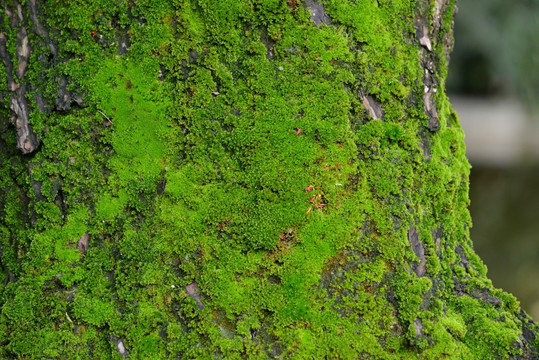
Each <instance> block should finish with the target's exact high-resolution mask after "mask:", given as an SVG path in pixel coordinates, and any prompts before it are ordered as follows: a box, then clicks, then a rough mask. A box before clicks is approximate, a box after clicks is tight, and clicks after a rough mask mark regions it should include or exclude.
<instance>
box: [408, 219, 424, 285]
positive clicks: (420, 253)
mask: <svg viewBox="0 0 539 360" xmlns="http://www.w3.org/2000/svg"><path fill="white" fill-rule="evenodd" d="M408 241H409V242H410V245H412V250H413V251H414V254H415V255H416V256H417V257H418V258H419V264H418V265H416V266H414V268H415V269H414V271H415V273H416V275H417V276H419V277H422V276H424V275H425V273H426V264H427V259H426V258H425V249H424V248H423V244H422V243H421V241H419V235H418V234H417V230H416V228H415V226H411V227H410V230H408Z"/></svg>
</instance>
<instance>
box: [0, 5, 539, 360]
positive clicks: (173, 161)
mask: <svg viewBox="0 0 539 360" xmlns="http://www.w3.org/2000/svg"><path fill="white" fill-rule="evenodd" d="M3 8H4V12H3V15H2V17H3V18H2V19H3V20H2V23H1V25H0V27H1V34H2V35H1V36H0V58H2V64H0V78H2V79H6V82H5V83H4V84H3V85H2V84H0V91H2V95H3V96H2V101H3V106H2V107H1V110H0V111H1V112H2V116H1V117H0V129H1V132H0V189H1V192H0V263H1V265H2V271H1V272H0V281H1V282H2V284H3V286H0V306H1V307H0V357H1V358H5V359H10V358H31V359H51V358H54V359H56V358H58V359H65V358H69V359H88V358H95V359H113V358H133V359H180V358H181V359H266V358H280V359H289V358H290V359H323V358H331V359H363V358H365V359H367V358H371V359H444V358H447V359H498V358H501V359H517V358H530V359H531V358H535V357H537V356H538V355H537V346H538V344H537V341H536V335H535V334H536V332H537V327H536V324H535V323H533V321H532V320H531V319H530V318H529V316H528V315H526V314H525V313H524V312H523V311H522V310H521V309H520V306H519V304H518V301H517V300H516V299H515V298H514V297H513V296H512V295H510V294H508V293H505V292H503V291H502V290H499V289H495V288H494V287H493V286H492V284H491V282H490V280H488V278H487V276H486V268H485V266H484V265H483V263H482V262H481V260H480V259H479V258H478V256H477V255H476V254H475V253H474V251H473V246H472V242H471V239H470V236H469V228H470V226H471V219H470V216H469V212H468V210H467V206H468V204H469V200H468V176H469V169H470V166H469V164H468V161H467V160H466V158H465V147H464V142H463V136H464V135H463V133H462V130H461V127H460V125H459V121H458V117H457V115H456V114H455V112H454V111H453V110H452V108H451V106H450V104H449V101H448V98H447V96H446V94H445V91H444V82H445V78H446V74H447V67H448V56H449V52H450V49H451V45H452V30H451V22H452V18H453V15H454V9H455V5H454V1H453V0H440V1H423V0H421V1H409V0H398V1H383V0H378V1H374V0H372V1H371V0H365V1H347V0H327V1H314V0H307V1H295V0H287V1H284V0H276V1H275V0H272V1H270V0H248V1H246V0H237V1H236V0H230V1H226V2H224V1H213V0H174V1H165V0H145V1H109V0H99V1H91V2H77V1H70V2H66V1H52V0H51V1H48V0H43V1H35V0H30V1H21V2H20V3H18V2H16V1H10V2H7V3H6V4H4V5H3ZM24 44H27V45H24ZM22 50H25V51H27V52H24V54H23V53H22ZM23 55H24V56H23ZM19 68H20V69H24V71H22V73H21V70H19V72H18V73H17V69H19ZM17 89H24V91H23V92H21V91H22V90H17ZM21 94H22V97H21ZM17 106H18V107H17ZM23 110H24V111H23ZM25 111H27V112H25ZM24 114H27V115H28V116H27V119H28V121H27V124H25V123H24V122H22V123H21V122H20V121H21V120H24V119H26V117H24V116H23V115H24ZM17 121H19V123H17ZM14 124H15V125H14ZM17 124H19V125H20V126H19V125H17ZM25 131H26V132H25ZM25 134H26V135H25ZM25 136H26V137H25ZM32 136H35V137H32ZM25 139H26V140H25ZM24 141H26V142H24ZM20 144H23V145H24V144H29V145H35V149H34V150H31V151H30V150H29V149H30V148H23V145H20ZM17 146H19V148H17ZM21 150H22V151H21ZM22 152H25V153H27V154H24V155H23V154H22Z"/></svg>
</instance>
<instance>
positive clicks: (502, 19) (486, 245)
mask: <svg viewBox="0 0 539 360" xmlns="http://www.w3.org/2000/svg"><path fill="white" fill-rule="evenodd" d="M457 6H458V8H459V11H458V14H457V17H456V20H455V48H454V51H453V55H452V57H451V64H450V69H449V78H448V81H447V90H448V93H449V94H450V95H449V97H450V99H451V102H452V104H453V106H454V108H455V109H456V111H457V113H458V114H459V118H460V121H461V124H462V127H463V128H464V131H465V133H466V140H465V141H466V147H467V155H468V158H469V160H470V162H471V164H472V174H471V179H470V197H471V207H470V211H471V213H472V220H473V223H474V225H473V228H472V230H471V236H472V240H473V242H474V246H475V249H476V251H477V252H478V253H479V255H480V256H481V258H482V259H483V261H484V262H485V263H486V265H487V267H488V269H489V272H488V274H489V277H490V278H491V279H492V281H493V283H494V286H496V287H501V288H503V289H504V290H506V291H509V292H511V293H513V294H514V295H515V296H516V297H517V298H518V299H519V300H520V302H521V305H522V307H523V308H524V309H525V310H526V311H527V312H528V313H529V314H530V315H531V316H532V317H533V318H534V319H535V320H536V321H539V101H538V97H539V41H538V39H537V38H538V37H539V0H512V1H507V0H459V1H458V2H457Z"/></svg>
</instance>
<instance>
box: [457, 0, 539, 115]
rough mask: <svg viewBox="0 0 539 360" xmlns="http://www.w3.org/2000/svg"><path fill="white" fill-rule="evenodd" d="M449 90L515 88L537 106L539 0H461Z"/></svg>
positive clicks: (514, 91) (494, 91)
mask: <svg viewBox="0 0 539 360" xmlns="http://www.w3.org/2000/svg"><path fill="white" fill-rule="evenodd" d="M458 8H459V11H458V14H457V16H456V18H455V48H454V52H453V54H452V56H451V69H452V71H450V73H449V78H448V82H447V87H448V90H449V91H450V92H459V93H469V94H476V95H494V94H516V95H517V96H519V97H520V98H521V99H522V100H524V102H525V103H526V104H527V105H528V106H530V107H531V108H532V109H533V110H535V111H537V110H539V107H538V105H536V104H534V103H535V101H534V100H535V98H537V95H538V93H539V72H538V71H537V68H539V43H538V42H537V40H536V37H537V34H538V33H539V1H537V0H516V1H504V0H461V1H459V3H458Z"/></svg>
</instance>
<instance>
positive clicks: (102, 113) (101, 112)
mask: <svg viewBox="0 0 539 360" xmlns="http://www.w3.org/2000/svg"><path fill="white" fill-rule="evenodd" d="M97 111H98V112H99V113H100V114H101V115H103V116H104V117H105V118H107V120H108V121H110V123H111V124H112V120H111V119H110V118H109V117H108V116H107V115H106V114H105V113H104V112H103V111H101V110H99V109H97Z"/></svg>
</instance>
